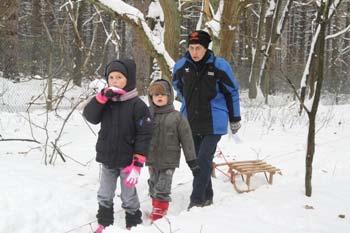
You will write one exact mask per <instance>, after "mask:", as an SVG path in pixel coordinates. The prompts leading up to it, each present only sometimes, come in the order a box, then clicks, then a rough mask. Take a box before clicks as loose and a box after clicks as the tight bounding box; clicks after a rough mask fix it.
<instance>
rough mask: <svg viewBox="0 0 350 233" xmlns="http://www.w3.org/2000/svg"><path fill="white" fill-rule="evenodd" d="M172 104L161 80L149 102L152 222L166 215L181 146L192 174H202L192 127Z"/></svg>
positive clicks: (168, 89)
mask: <svg viewBox="0 0 350 233" xmlns="http://www.w3.org/2000/svg"><path fill="white" fill-rule="evenodd" d="M173 101H174V93H173V90H172V87H171V85H170V83H169V82H168V81H166V80H163V79H159V80H156V81H154V82H153V83H152V84H151V86H150V88H149V103H150V112H151V115H152V117H153V121H154V128H153V134H152V141H151V148H150V152H149V154H148V158H147V163H146V165H147V166H149V174H150V178H149V180H148V184H149V193H150V196H151V198H152V206H153V209H152V213H151V214H150V219H151V221H155V220H157V219H160V218H162V217H163V216H164V215H165V214H166V213H167V210H168V207H169V201H171V198H170V193H171V183H172V178H173V174H174V171H175V168H176V167H179V163H180V153H181V147H180V146H182V147H183V150H184V154H185V158H186V161H187V164H188V165H189V167H190V168H191V170H192V173H193V175H194V176H196V175H198V174H199V172H200V170H199V166H198V165H197V160H196V154H195V149H194V144H193V139H192V133H191V129H190V126H189V124H188V121H187V120H186V118H185V117H183V116H181V113H180V112H178V111H176V110H175V109H174V105H173Z"/></svg>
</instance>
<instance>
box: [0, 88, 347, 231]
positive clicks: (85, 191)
mask: <svg viewBox="0 0 350 233" xmlns="http://www.w3.org/2000/svg"><path fill="white" fill-rule="evenodd" d="M75 91H76V90H75ZM242 98H243V101H242V102H243V104H242V105H243V107H242V119H243V120H242V128H241V130H240V131H239V133H238V135H237V136H232V135H227V136H224V137H223V138H222V139H221V141H220V143H219V149H220V150H221V151H222V152H223V154H224V156H225V157H223V156H222V155H219V154H217V156H216V157H215V161H216V162H220V161H223V160H224V159H227V160H229V161H232V160H237V161H240V160H248V159H263V160H265V161H266V162H268V163H270V164H272V165H274V166H276V167H278V168H280V169H281V170H282V174H283V175H282V176H280V175H275V176H274V182H273V184H272V185H268V184H267V182H266V180H265V177H264V175H262V174H257V175H255V176H253V177H252V179H251V182H252V187H253V188H255V191H252V192H249V193H243V194H238V193H237V192H236V191H235V190H234V188H233V186H232V185H231V183H230V182H229V180H228V178H227V177H226V176H224V175H223V174H221V173H220V172H217V178H215V179H213V186H214V192H215V196H214V204H213V205H212V206H209V207H205V208H192V209H191V210H190V211H187V206H188V203H189V195H190V192H191V181H192V175H191V172H190V170H189V168H188V167H187V165H186V163H185V162H184V160H182V161H181V166H180V168H179V169H177V170H176V172H175V176H174V183H173V192H172V198H173V201H172V203H171V205H170V209H169V213H168V215H167V217H166V218H165V219H163V220H160V221H157V222H156V223H155V224H153V225H150V224H147V221H145V224H143V225H140V226H138V227H136V228H133V229H132V230H131V231H128V230H126V229H125V221H124V212H123V211H122V209H121V207H120V205H121V202H120V199H119V198H116V199H115V224H114V225H113V226H111V227H109V228H107V230H106V233H108V232H142V233H148V232H149V233H151V232H152V233H154V232H166V233H168V232H169V233H170V232H179V233H180V232H181V233H195V232H198V233H199V232H201V233H214V232H215V233H216V232H240V233H258V232H259V233H274V232H276V233H277V232H278V233H330V232H337V233H348V232H350V185H349V184H350V160H349V155H350V154H349V148H348V146H349V141H350V114H349V113H350V105H321V106H320V109H319V114H318V120H317V135H316V153H315V158H314V165H313V178H312V184H313V194H312V197H306V196H305V195H304V193H305V189H304V174H305V153H306V152H305V151H306V137H307V127H308V123H307V119H306V117H305V116H304V115H303V116H301V117H300V116H299V115H298V114H297V107H298V105H297V104H296V103H294V102H293V101H291V100H286V99H282V97H276V98H275V99H272V100H271V102H273V103H274V104H273V106H266V105H259V104H255V103H256V102H254V101H253V102H252V103H250V101H249V100H247V99H246V98H245V97H244V95H243V97H242ZM177 107H178V104H177ZM57 113H58V114H59V117H58V116H57V115H55V112H53V113H50V114H49V115H46V114H45V111H43V110H40V109H37V110H35V111H33V112H31V114H30V115H28V114H27V113H8V112H4V111H3V112H0V135H1V136H0V138H7V139H8V138H17V139H18V138H21V139H24V138H27V139H32V138H33V137H32V136H34V138H35V139H36V140H37V141H39V142H40V143H45V140H46V131H44V130H43V129H41V128H39V127H38V126H44V125H45V122H46V119H49V121H48V126H47V127H48V129H49V130H48V135H49V140H48V144H49V145H52V144H51V141H52V142H54V140H55V139H56V137H57V135H58V134H59V133H60V129H61V126H62V125H63V119H64V118H65V117H66V116H67V115H68V114H69V110H61V111H58V112H57ZM29 120H30V121H31V122H32V123H33V124H34V125H32V127H29V124H28V121H29ZM97 131H98V126H92V125H88V124H87V123H86V122H85V121H84V119H83V117H82V116H81V110H80V111H75V112H74V113H73V114H72V116H71V117H70V118H69V120H68V121H67V124H66V125H65V127H64V130H63V133H62V136H61V138H60V140H59V142H58V146H59V148H60V150H61V151H62V152H63V155H64V157H65V159H66V162H63V161H62V160H61V158H60V157H59V156H58V155H57V154H56V155H55V157H54V158H53V160H54V162H55V164H54V165H45V164H44V161H45V160H46V161H49V160H50V158H49V157H48V158H46V159H45V158H44V154H45V153H44V152H45V151H44V149H45V148H44V147H42V145H40V144H38V143H35V142H25V141H2V142H0V190H1V192H0V232H16V233H25V232H28V233H29V232H30V233H32V232H42V233H44V232H48V233H65V232H73V233H78V232H85V233H86V232H92V229H91V228H94V227H95V225H96V221H95V215H96V211H97V201H96V191H97V189H98V185H99V164H97V163H96V162H95V161H94V156H95V142H96V136H95V133H96V132H97ZM47 154H48V156H50V155H51V147H48V148H47ZM147 178H148V172H147V169H143V170H142V175H141V180H140V182H139V184H138V192H139V197H140V200H141V208H142V210H143V211H144V212H146V213H147V212H149V211H150V210H151V202H150V199H149V197H148V195H147V191H148V187H147ZM237 181H238V184H239V185H241V187H244V184H243V183H242V181H241V180H240V179H238V180H237ZM117 193H119V189H118V191H117ZM343 216H345V217H344V218H342V217H343Z"/></svg>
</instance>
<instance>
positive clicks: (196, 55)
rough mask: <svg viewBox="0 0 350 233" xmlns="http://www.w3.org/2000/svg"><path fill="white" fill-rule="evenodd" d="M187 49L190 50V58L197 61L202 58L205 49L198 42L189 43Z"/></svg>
mask: <svg viewBox="0 0 350 233" xmlns="http://www.w3.org/2000/svg"><path fill="white" fill-rule="evenodd" d="M188 51H189V52H190V55H191V57H192V60H193V61H196V62H197V61H200V60H202V58H203V57H204V55H205V52H206V51H207V49H206V48H204V47H203V46H202V45H200V44H190V45H189V46H188Z"/></svg>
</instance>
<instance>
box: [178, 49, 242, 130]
mask: <svg viewBox="0 0 350 233" xmlns="http://www.w3.org/2000/svg"><path fill="white" fill-rule="evenodd" d="M208 53H209V56H207V61H206V62H205V64H204V65H203V66H201V70H198V68H197V66H196V64H195V63H194V62H193V60H192V59H191V57H190V54H189V52H187V53H186V54H185V56H184V57H182V58H181V59H180V60H179V61H178V62H177V63H176V64H175V67H174V71H173V85H174V88H175V90H176V91H177V94H178V96H179V98H180V100H181V102H182V106H181V112H182V113H183V114H184V115H186V116H187V119H188V121H189V123H190V126H191V129H192V132H193V134H201V135H207V134H219V135H223V134H226V133H227V126H228V122H237V121H240V120H241V115H240V103H239V92H238V91H239V83H238V81H237V80H236V78H235V76H234V75H233V72H232V69H231V67H230V65H229V63H228V62H227V61H226V60H225V59H224V58H221V57H216V56H215V55H214V54H213V52H212V51H209V50H208Z"/></svg>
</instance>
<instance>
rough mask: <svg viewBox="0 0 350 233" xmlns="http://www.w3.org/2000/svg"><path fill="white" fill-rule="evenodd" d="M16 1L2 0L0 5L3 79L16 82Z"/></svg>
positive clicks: (17, 3)
mask: <svg viewBox="0 0 350 233" xmlns="http://www.w3.org/2000/svg"><path fill="white" fill-rule="evenodd" d="M18 7H19V2H18V0H3V1H1V5H0V23H1V24H2V25H1V26H0V36H1V37H3V38H4V39H3V44H2V45H1V52H2V57H3V61H2V63H3V71H4V78H7V79H13V80H15V81H18V78H17V76H18V70H17V60H18V46H19V43H18V32H17V24H18Z"/></svg>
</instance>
